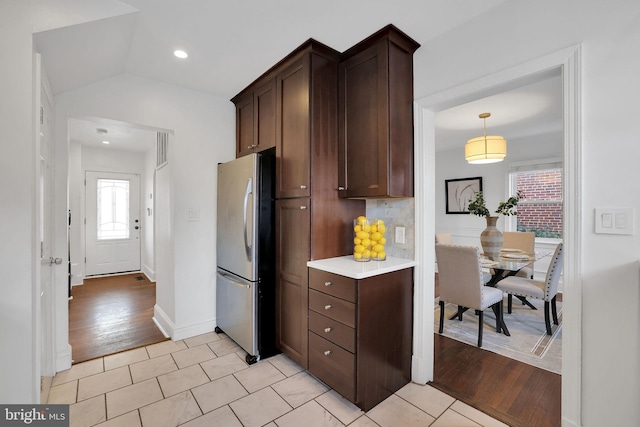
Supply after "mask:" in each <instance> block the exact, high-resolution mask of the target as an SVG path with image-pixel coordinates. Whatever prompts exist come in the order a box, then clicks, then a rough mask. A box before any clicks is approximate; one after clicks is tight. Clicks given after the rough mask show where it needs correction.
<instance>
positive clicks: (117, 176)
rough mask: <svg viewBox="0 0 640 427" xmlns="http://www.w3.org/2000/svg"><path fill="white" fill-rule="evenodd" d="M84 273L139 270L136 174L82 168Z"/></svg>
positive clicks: (138, 189) (138, 220) (137, 182)
mask: <svg viewBox="0 0 640 427" xmlns="http://www.w3.org/2000/svg"><path fill="white" fill-rule="evenodd" d="M85 214H86V219H85V225H86V232H85V240H86V242H85V243H86V244H85V256H86V260H85V275H86V276H95V275H102V274H112V273H123V272H127V271H139V270H140V225H141V223H140V176H139V175H134V174H125V173H112V172H93V171H86V175H85Z"/></svg>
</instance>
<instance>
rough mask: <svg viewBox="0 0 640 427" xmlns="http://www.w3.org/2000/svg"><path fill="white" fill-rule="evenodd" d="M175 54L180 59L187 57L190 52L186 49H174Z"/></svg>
mask: <svg viewBox="0 0 640 427" xmlns="http://www.w3.org/2000/svg"><path fill="white" fill-rule="evenodd" d="M173 54H174V55H175V57H176V58H180V59H185V58H187V57H188V56H189V54H188V53H187V52H185V51H184V50H180V49H178V50H174V51H173Z"/></svg>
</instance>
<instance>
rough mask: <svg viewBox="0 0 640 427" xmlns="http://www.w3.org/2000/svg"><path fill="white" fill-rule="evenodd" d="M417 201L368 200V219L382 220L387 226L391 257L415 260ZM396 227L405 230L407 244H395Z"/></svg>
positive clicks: (388, 253) (411, 199)
mask: <svg viewBox="0 0 640 427" xmlns="http://www.w3.org/2000/svg"><path fill="white" fill-rule="evenodd" d="M414 203H415V199H414V198H406V199H367V218H370V219H381V220H383V221H384V223H385V225H386V226H387V233H386V236H385V237H386V238H387V244H386V248H385V249H386V252H387V255H389V256H395V257H400V258H407V259H415V234H416V232H415V204H414ZM396 227H404V228H405V230H404V231H405V242H404V244H399V243H396V242H395V240H396V239H395V236H396Z"/></svg>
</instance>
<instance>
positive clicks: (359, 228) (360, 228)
mask: <svg viewBox="0 0 640 427" xmlns="http://www.w3.org/2000/svg"><path fill="white" fill-rule="evenodd" d="M353 231H354V232H356V233H357V232H358V231H362V227H360V226H359V225H356V226H355V227H353Z"/></svg>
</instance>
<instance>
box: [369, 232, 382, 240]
mask: <svg viewBox="0 0 640 427" xmlns="http://www.w3.org/2000/svg"><path fill="white" fill-rule="evenodd" d="M381 237H382V234H380V233H378V232H375V233H371V240H375V241H376V242H377V241H378V240H380V238H381Z"/></svg>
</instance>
